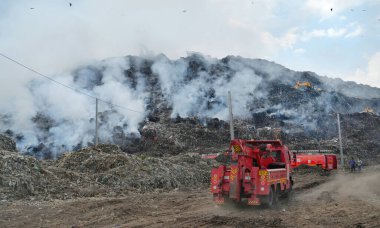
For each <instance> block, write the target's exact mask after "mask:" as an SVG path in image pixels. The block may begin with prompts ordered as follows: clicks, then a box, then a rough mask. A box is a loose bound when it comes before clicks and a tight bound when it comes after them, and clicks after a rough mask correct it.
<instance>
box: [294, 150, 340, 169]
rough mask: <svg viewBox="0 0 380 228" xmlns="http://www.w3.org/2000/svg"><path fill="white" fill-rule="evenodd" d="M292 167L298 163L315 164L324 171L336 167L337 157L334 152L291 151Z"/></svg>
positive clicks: (295, 166) (298, 164)
mask: <svg viewBox="0 0 380 228" xmlns="http://www.w3.org/2000/svg"><path fill="white" fill-rule="evenodd" d="M291 164H292V167H293V168H297V167H298V166H300V165H307V166H316V167H320V168H321V169H323V170H325V171H330V170H333V169H337V158H336V155H335V154H313V153H295V152H293V159H292V163H291Z"/></svg>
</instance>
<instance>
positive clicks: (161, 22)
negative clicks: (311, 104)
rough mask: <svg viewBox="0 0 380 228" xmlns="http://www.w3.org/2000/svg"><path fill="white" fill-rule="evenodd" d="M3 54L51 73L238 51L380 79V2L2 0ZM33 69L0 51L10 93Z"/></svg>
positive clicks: (363, 79)
mask: <svg viewBox="0 0 380 228" xmlns="http://www.w3.org/2000/svg"><path fill="white" fill-rule="evenodd" d="M69 2H72V7H70V6H69ZM331 9H332V10H331ZM0 52H1V53H3V54H6V55H8V56H10V57H12V58H15V59H17V60H19V61H21V62H23V63H24V64H26V65H28V66H31V67H33V68H35V69H36V70H38V71H40V72H42V73H44V74H49V75H50V74H56V73H61V72H64V71H67V70H70V69H73V68H75V67H76V66H78V65H79V64H86V63H88V62H91V61H93V60H100V59H104V58H108V57H115V56H124V55H150V54H159V53H164V54H165V55H167V56H168V57H169V58H172V59H176V58H178V57H181V56H186V55H187V53H188V52H200V53H203V54H205V55H210V56H212V57H218V58H220V57H224V56H226V55H240V56H243V57H249V58H264V59H268V60H270V61H275V62H277V63H279V64H282V65H284V66H285V67H288V68H290V69H293V70H309V71H314V72H316V73H317V74H320V75H326V76H329V77H339V78H342V79H343V80H353V81H356V82H359V83H364V84H369V85H372V86H376V87H380V0H287V1H280V0H187V1H185V0H150V1H148V0H103V1H100V0H71V1H65V0H44V1H42V0H1V1H0ZM33 77H38V76H36V75H33V74H31V73H30V72H27V71H25V70H23V69H20V68H19V67H18V66H16V65H14V64H12V63H9V62H8V61H7V60H5V59H3V58H2V57H0V79H1V80H0V81H1V84H0V90H2V91H3V92H5V91H7V90H8V91H10V90H14V89H15V88H17V86H24V85H25V83H26V82H27V81H28V79H30V78H33ZM11 79H12V80H11ZM3 82H7V83H3Z"/></svg>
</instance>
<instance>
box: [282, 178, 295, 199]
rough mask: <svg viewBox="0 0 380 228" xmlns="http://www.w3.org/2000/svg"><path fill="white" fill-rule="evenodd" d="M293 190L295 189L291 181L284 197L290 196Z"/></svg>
mask: <svg viewBox="0 0 380 228" xmlns="http://www.w3.org/2000/svg"><path fill="white" fill-rule="evenodd" d="M292 190H293V181H291V182H290V186H289V189H287V190H285V192H284V194H283V197H284V198H290V195H291V194H292Z"/></svg>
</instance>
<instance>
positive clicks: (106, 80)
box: [0, 53, 380, 156]
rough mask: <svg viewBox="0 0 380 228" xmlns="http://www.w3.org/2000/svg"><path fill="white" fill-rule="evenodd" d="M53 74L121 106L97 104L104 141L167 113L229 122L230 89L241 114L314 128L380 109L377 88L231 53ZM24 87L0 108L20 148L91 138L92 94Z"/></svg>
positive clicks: (111, 62)
mask: <svg viewBox="0 0 380 228" xmlns="http://www.w3.org/2000/svg"><path fill="white" fill-rule="evenodd" d="M53 78H54V79H55V80H57V81H59V82H61V83H63V84H65V85H68V86H70V87H72V88H75V89H78V90H80V91H82V92H84V93H87V94H90V95H91V96H95V97H99V98H101V99H102V100H104V101H107V102H110V103H112V104H116V105H119V106H122V107H117V106H114V105H112V104H108V103H104V102H100V105H99V111H100V113H101V116H100V129H99V134H100V135H99V136H100V141H101V142H104V143H106V142H110V143H113V142H114V137H113V135H114V134H115V132H119V133H120V132H121V133H122V134H123V135H124V136H126V137H127V136H128V135H129V136H131V135H132V136H133V137H139V127H141V125H140V124H141V123H142V122H144V121H145V120H146V118H147V117H149V116H152V115H158V114H159V113H162V112H163V110H167V111H169V112H170V116H171V117H172V118H175V117H177V116H180V117H190V116H197V117H199V118H200V119H202V118H218V119H221V120H227V114H228V112H227V99H226V95H227V91H228V90H230V91H231V92H232V94H233V107H234V116H235V117H236V118H246V119H249V118H252V115H253V114H254V113H262V112H265V113H266V114H268V115H270V116H274V117H278V118H283V120H284V121H285V122H291V123H296V124H300V125H301V124H302V126H304V127H307V128H310V129H313V128H315V127H316V125H317V124H318V118H319V117H321V116H323V115H329V113H331V112H333V111H334V112H337V111H338V112H345V113H347V112H358V111H360V110H363V108H364V107H365V106H372V107H374V108H375V110H376V111H377V112H379V109H380V107H378V105H377V104H379V102H378V100H379V98H380V89H376V88H372V87H369V86H362V85H360V86H359V85H356V84H355V83H354V85H353V84H352V83H351V84H349V85H348V86H347V85H346V84H347V83H345V82H343V81H341V80H338V79H329V78H325V77H319V76H318V75H316V74H314V73H311V72H294V71H291V70H289V69H287V68H285V67H283V66H281V65H278V64H276V63H273V62H269V61H266V60H260V59H255V60H252V59H245V58H241V57H234V56H228V57H225V58H223V59H215V58H211V57H208V56H204V55H201V54H197V53H192V54H189V55H188V56H187V57H185V58H180V59H177V60H170V59H168V58H167V57H166V56H164V55H158V56H143V57H137V56H126V57H120V58H110V59H107V60H104V61H99V62H94V63H91V64H89V65H86V66H79V67H77V68H76V69H75V70H73V71H72V72H68V73H66V74H60V75H54V76H53ZM297 81H310V82H312V83H313V85H315V86H316V87H318V88H320V90H321V91H322V92H318V93H317V92H315V91H311V92H310V91H302V90H301V91H298V90H296V89H294V88H293V86H294V84H295V83H296V82H297ZM336 88H338V89H336ZM24 89H25V91H20V92H22V94H23V96H20V97H14V98H12V102H11V100H6V101H4V98H3V101H2V102H1V105H0V124H1V125H0V131H1V132H6V133H7V134H9V135H11V136H12V137H13V138H15V139H16V140H17V145H18V149H19V150H20V151H22V152H28V150H31V149H35V148H36V147H40V148H39V149H40V150H41V149H42V148H44V149H45V150H48V151H50V152H52V153H53V156H56V155H57V154H59V153H61V152H63V151H67V150H73V149H74V148H79V147H82V146H87V145H89V144H92V143H93V141H94V117H95V99H94V98H91V97H89V96H85V95H83V94H81V93H77V92H74V91H73V90H70V89H68V88H66V87H63V86H60V85H57V84H55V83H53V82H51V81H49V80H47V79H46V78H37V79H33V80H31V81H29V82H28V83H27V86H25V88H24ZM292 92H294V94H291V93H292ZM363 98H365V99H363ZM369 98H372V99H369ZM123 107H124V108H123ZM29 152H30V151H29Z"/></svg>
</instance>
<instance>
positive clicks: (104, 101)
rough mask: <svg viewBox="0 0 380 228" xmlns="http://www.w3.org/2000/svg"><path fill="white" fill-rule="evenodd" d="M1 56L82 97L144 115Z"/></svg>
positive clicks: (3, 55)
mask: <svg viewBox="0 0 380 228" xmlns="http://www.w3.org/2000/svg"><path fill="white" fill-rule="evenodd" d="M0 55H1V56H2V57H4V58H5V59H8V60H9V61H11V62H13V63H15V64H17V65H19V66H21V67H23V68H25V69H27V70H29V71H31V72H33V73H35V74H37V75H39V76H42V77H44V78H46V79H48V80H50V81H52V82H54V83H56V84H58V85H61V86H63V87H66V88H67V89H71V90H73V91H74V92H77V93H79V94H82V95H85V96H88V97H90V98H93V99H98V100H99V101H101V102H103V103H106V104H109V105H111V106H113V107H118V108H121V109H125V110H128V111H131V112H136V113H141V114H144V113H143V112H140V111H136V110H133V109H130V108H127V107H124V106H121V105H118V104H114V103H111V102H109V101H106V100H104V99H101V98H99V97H96V96H94V95H91V94H88V93H86V92H84V91H82V90H80V89H76V88H73V87H71V86H68V85H66V84H64V83H62V82H59V81H57V80H55V79H53V78H51V77H49V76H46V75H44V74H42V73H40V72H38V71H36V70H34V69H33V68H31V67H28V66H26V65H24V64H22V63H21V62H19V61H17V60H15V59H13V58H11V57H9V56H7V55H5V54H3V53H1V52H0Z"/></svg>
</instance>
